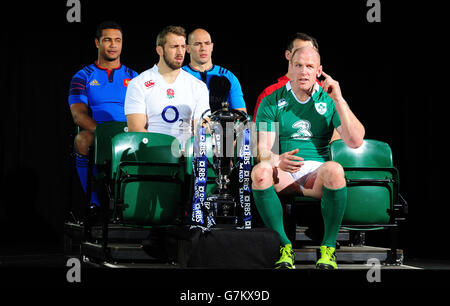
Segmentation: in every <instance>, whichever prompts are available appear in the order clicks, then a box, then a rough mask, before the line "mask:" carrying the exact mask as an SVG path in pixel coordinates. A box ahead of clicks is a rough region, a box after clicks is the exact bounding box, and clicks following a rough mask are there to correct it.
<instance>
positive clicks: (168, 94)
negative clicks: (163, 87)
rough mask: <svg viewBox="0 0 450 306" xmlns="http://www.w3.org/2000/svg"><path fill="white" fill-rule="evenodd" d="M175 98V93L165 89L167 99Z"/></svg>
mask: <svg viewBox="0 0 450 306" xmlns="http://www.w3.org/2000/svg"><path fill="white" fill-rule="evenodd" d="M173 97H175V91H174V90H173V89H171V88H169V89H167V98H169V99H172V98H173Z"/></svg>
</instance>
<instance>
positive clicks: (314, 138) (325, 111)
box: [255, 82, 341, 162]
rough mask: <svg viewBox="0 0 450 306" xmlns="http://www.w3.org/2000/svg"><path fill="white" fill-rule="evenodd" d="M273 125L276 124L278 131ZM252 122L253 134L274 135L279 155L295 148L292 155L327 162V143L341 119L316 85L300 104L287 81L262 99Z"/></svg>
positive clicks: (329, 100) (331, 103) (324, 93)
mask: <svg viewBox="0 0 450 306" xmlns="http://www.w3.org/2000/svg"><path fill="white" fill-rule="evenodd" d="M273 122H278V123H279V129H278V131H276V130H275V127H276V125H275V124H272V123H273ZM255 123H256V128H257V131H272V132H278V135H279V140H280V154H281V153H284V152H287V151H292V150H294V149H296V148H298V149H299V152H298V153H297V154H296V155H298V156H301V157H303V158H304V159H305V160H315V161H320V162H325V161H328V160H329V156H328V143H329V141H330V139H331V136H332V135H333V130H334V129H335V128H337V127H338V126H340V125H341V120H340V119H339V115H338V113H337V111H336V107H335V105H334V101H333V100H332V99H331V98H330V97H329V96H328V95H327V93H326V92H325V91H324V90H323V88H322V87H320V86H319V85H318V84H316V85H315V88H314V93H313V95H312V97H311V98H310V99H309V100H308V101H307V102H306V103H302V102H300V101H298V100H297V98H296V97H295V96H294V93H293V91H292V89H291V83H290V82H288V83H287V84H286V86H283V87H281V88H280V89H278V90H276V91H274V92H273V93H272V94H271V95H269V96H267V97H265V98H264V99H263V100H262V102H261V105H260V106H259V108H258V113H257V116H256V121H255ZM261 123H262V124H261Z"/></svg>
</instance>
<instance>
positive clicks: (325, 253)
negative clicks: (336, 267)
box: [322, 248, 336, 261]
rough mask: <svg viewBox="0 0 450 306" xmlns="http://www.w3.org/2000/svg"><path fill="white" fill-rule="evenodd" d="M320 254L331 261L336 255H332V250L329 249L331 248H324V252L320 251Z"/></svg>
mask: <svg viewBox="0 0 450 306" xmlns="http://www.w3.org/2000/svg"><path fill="white" fill-rule="evenodd" d="M322 256H326V257H327V258H328V259H331V260H333V261H335V260H336V256H335V255H334V252H333V251H331V248H326V249H325V252H323V253H322Z"/></svg>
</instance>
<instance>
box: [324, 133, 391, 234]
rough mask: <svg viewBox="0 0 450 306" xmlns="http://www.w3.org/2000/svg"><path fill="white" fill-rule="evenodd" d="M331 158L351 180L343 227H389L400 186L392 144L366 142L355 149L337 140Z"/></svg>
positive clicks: (331, 146)
mask: <svg viewBox="0 0 450 306" xmlns="http://www.w3.org/2000/svg"><path fill="white" fill-rule="evenodd" d="M330 158H331V160H333V161H336V162H338V163H340V164H341V165H342V167H344V171H345V178H346V181H347V194H348V199H347V209H346V211H345V214H344V218H343V221H342V224H343V226H344V227H348V226H352V225H359V226H363V227H365V228H366V229H369V228H371V229H375V228H377V227H380V226H381V227H382V226H383V225H386V224H389V223H390V222H391V220H392V218H391V214H392V212H393V211H394V202H396V201H398V198H397V197H398V185H399V179H398V171H397V169H396V168H395V167H394V165H393V159H392V151H391V148H390V147H389V145H388V144H387V143H385V142H382V141H378V140H372V139H366V140H364V142H363V144H362V145H361V146H360V147H359V148H357V149H352V148H349V147H348V146H347V145H346V144H345V143H344V142H343V141H342V140H337V141H334V142H333V143H331V145H330Z"/></svg>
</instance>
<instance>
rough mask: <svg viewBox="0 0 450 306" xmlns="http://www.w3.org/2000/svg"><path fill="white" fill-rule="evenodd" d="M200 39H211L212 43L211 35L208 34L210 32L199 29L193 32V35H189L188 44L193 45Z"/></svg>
mask: <svg viewBox="0 0 450 306" xmlns="http://www.w3.org/2000/svg"><path fill="white" fill-rule="evenodd" d="M198 38H202V39H203V38H206V39H209V41H211V35H210V34H209V33H208V31H206V30H205V29H202V28H197V29H195V30H194V31H192V32H191V33H189V35H188V41H187V42H188V44H190V45H191V44H193V43H194V42H195V41H196V40H197V39H198Z"/></svg>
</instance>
